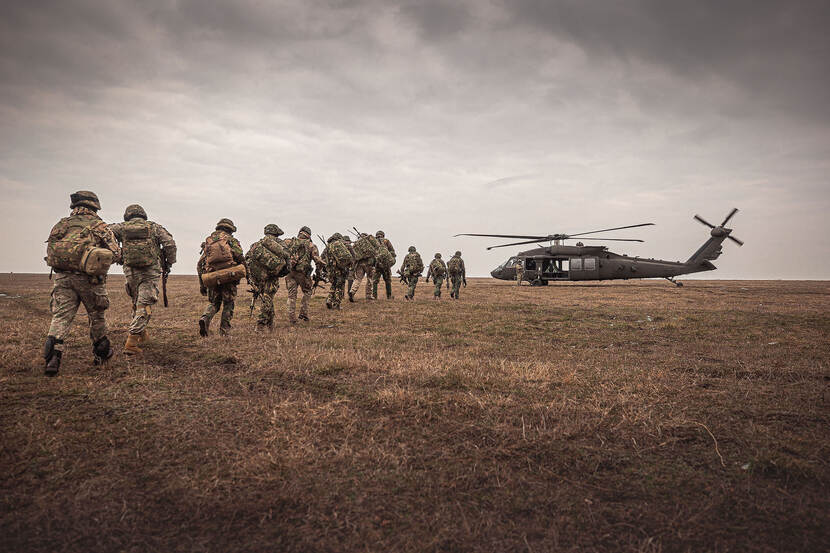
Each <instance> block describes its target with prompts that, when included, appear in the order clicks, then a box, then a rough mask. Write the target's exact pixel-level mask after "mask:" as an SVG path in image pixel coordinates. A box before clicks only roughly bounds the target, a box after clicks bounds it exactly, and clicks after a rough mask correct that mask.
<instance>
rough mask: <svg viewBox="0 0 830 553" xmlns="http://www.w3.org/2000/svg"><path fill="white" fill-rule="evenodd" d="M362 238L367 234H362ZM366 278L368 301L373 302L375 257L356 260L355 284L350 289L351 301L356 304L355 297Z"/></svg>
mask: <svg viewBox="0 0 830 553" xmlns="http://www.w3.org/2000/svg"><path fill="white" fill-rule="evenodd" d="M360 236H361V237H362V236H366V233H365V232H362V233H360ZM364 276H365V277H366V299H367V300H373V299H375V298H373V297H372V279H373V278H374V276H375V258H374V257H367V258H364V259H358V260H355V266H354V282H353V283H352V287H351V288H349V301H351V302H354V295H355V294H357V293H358V292H359V291H360V283H361V282H363V277H364Z"/></svg>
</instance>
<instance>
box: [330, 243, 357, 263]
mask: <svg viewBox="0 0 830 553" xmlns="http://www.w3.org/2000/svg"><path fill="white" fill-rule="evenodd" d="M328 257H329V260H330V261H334V265H335V266H336V267H339V268H341V269H346V268H348V267H349V265H351V264H352V259H353V258H352V253H351V252H350V251H349V248H347V247H346V244H344V243H343V242H341V241H340V240H332V241H331V242H329V245H328Z"/></svg>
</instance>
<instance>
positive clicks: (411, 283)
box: [406, 275, 418, 300]
mask: <svg viewBox="0 0 830 553" xmlns="http://www.w3.org/2000/svg"><path fill="white" fill-rule="evenodd" d="M406 283H407V284H408V287H407V289H406V295H407V297H408V298H409V299H411V300H414V299H415V286H416V285H417V284H418V275H407V277H406Z"/></svg>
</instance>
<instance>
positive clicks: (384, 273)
mask: <svg viewBox="0 0 830 553" xmlns="http://www.w3.org/2000/svg"><path fill="white" fill-rule="evenodd" d="M381 277H383V282H384V283H385V284H386V299H392V268H391V267H387V268H385V269H384V268H383V267H375V271H374V275H372V297H373V298H375V299H378V284H379V283H380V279H381Z"/></svg>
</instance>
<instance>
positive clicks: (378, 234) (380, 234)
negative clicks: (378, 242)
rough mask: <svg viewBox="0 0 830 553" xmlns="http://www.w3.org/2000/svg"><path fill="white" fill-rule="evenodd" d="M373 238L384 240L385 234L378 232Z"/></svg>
mask: <svg viewBox="0 0 830 553" xmlns="http://www.w3.org/2000/svg"><path fill="white" fill-rule="evenodd" d="M375 238H386V233H385V232H383V231H382V230H379V231H377V232H376V233H375Z"/></svg>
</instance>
